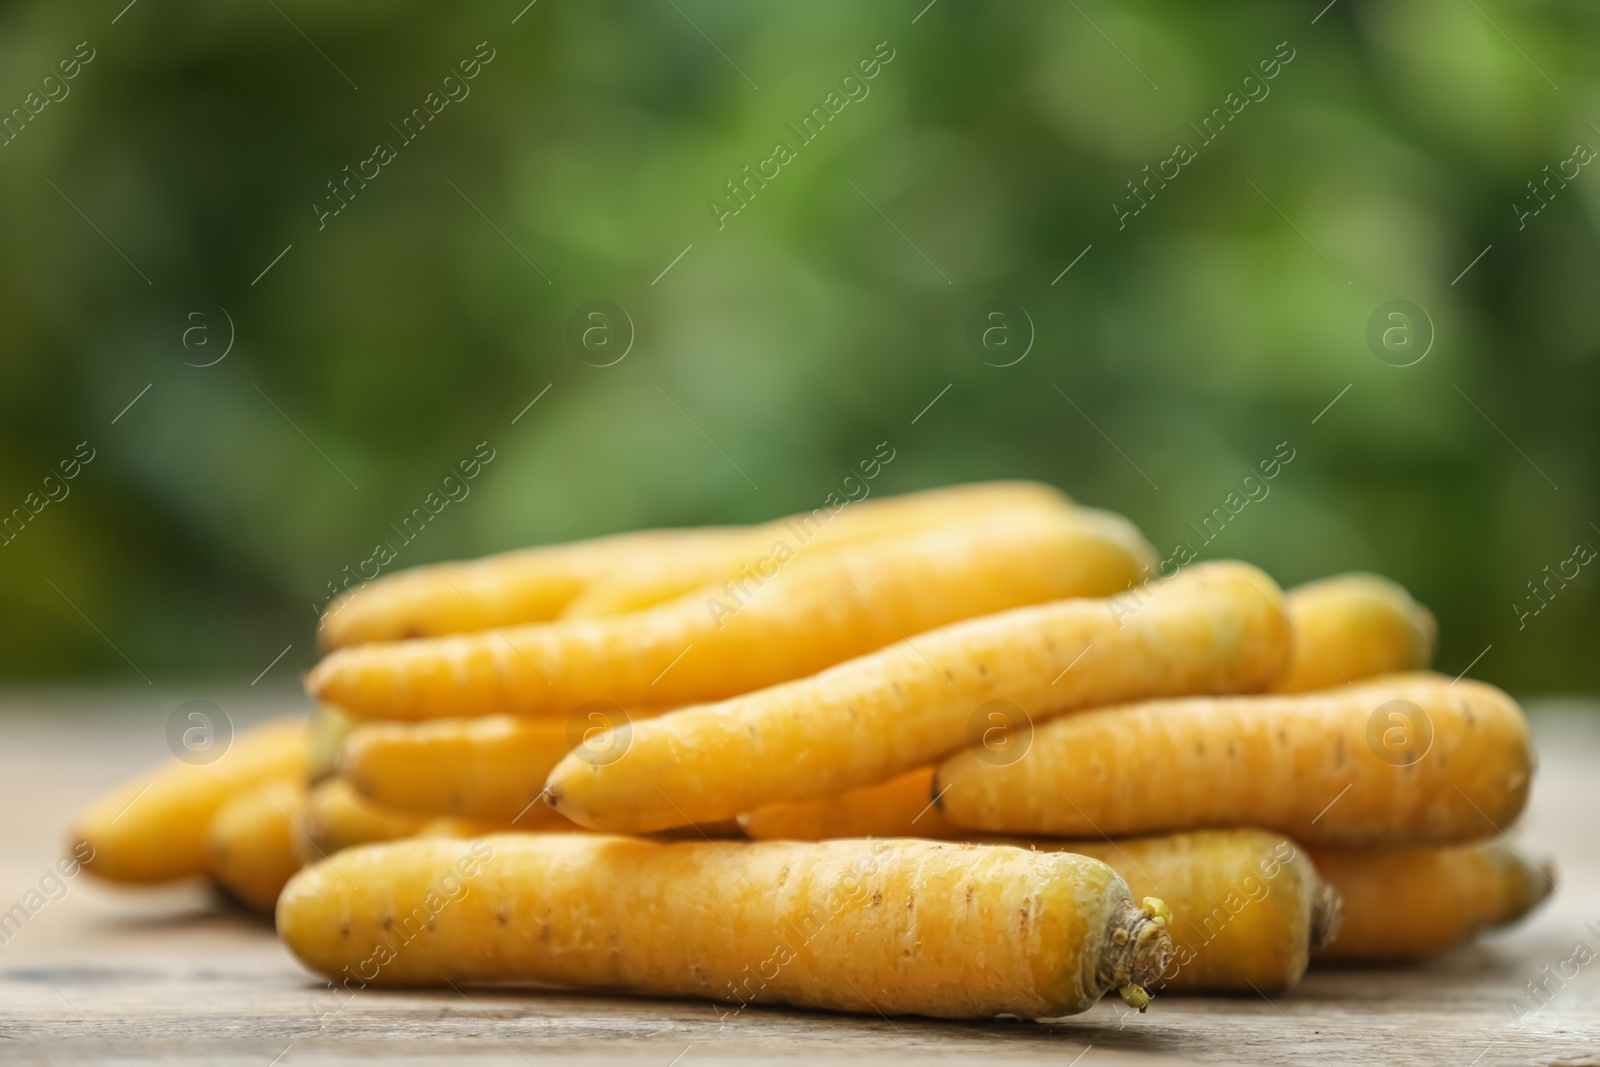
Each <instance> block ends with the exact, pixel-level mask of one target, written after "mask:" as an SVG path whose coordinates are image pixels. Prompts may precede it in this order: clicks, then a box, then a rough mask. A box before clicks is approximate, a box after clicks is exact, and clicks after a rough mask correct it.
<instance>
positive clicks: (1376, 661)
mask: <svg viewBox="0 0 1600 1067" xmlns="http://www.w3.org/2000/svg"><path fill="white" fill-rule="evenodd" d="M1284 599H1285V601H1286V602H1287V604H1288V608H1289V618H1290V620H1291V621H1292V622H1293V623H1294V629H1295V640H1294V652H1293V654H1292V655H1290V657H1289V670H1288V671H1287V672H1286V673H1285V674H1284V676H1283V677H1282V678H1280V679H1278V681H1277V683H1276V684H1275V685H1274V686H1273V687H1272V691H1273V692H1275V693H1305V692H1310V691H1312V690H1316V689H1330V688H1332V687H1333V686H1336V685H1344V684H1346V683H1349V682H1358V681H1360V680H1362V679H1363V678H1370V677H1373V676H1375V675H1379V674H1392V673H1395V672H1397V671H1410V670H1421V669H1422V668H1424V667H1426V666H1428V664H1429V663H1430V662H1431V661H1432V659H1433V644H1434V636H1435V634H1436V633H1437V629H1438V627H1437V625H1436V624H1435V623H1434V621H1433V614H1432V613H1431V612H1430V611H1428V609H1427V608H1425V607H1423V606H1422V605H1421V604H1418V603H1417V602H1416V601H1415V600H1412V599H1411V595H1410V594H1409V593H1407V592H1406V591H1405V590H1404V589H1402V588H1401V587H1400V586H1398V585H1396V584H1395V583H1394V582H1391V581H1389V580H1388V579H1387V578H1380V577H1379V576H1378V575H1376V574H1341V575H1339V576H1337V577H1334V578H1326V579H1323V580H1322V581H1320V582H1311V583H1309V584H1306V585H1302V586H1297V587H1295V588H1294V589H1291V590H1289V591H1288V593H1287V594H1285V597H1284Z"/></svg>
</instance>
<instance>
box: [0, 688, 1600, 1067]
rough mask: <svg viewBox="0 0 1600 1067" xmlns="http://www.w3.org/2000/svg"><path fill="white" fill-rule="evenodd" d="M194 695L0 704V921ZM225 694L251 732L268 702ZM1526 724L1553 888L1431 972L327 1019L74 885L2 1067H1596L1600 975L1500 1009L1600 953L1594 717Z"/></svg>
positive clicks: (47, 930) (460, 999) (253, 939)
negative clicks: (879, 1014)
mask: <svg viewBox="0 0 1600 1067" xmlns="http://www.w3.org/2000/svg"><path fill="white" fill-rule="evenodd" d="M188 695H193V694H184V695H180V696H175V697H172V698H170V699H166V698H158V697H153V696H152V695H151V694H150V693H149V692H148V691H146V692H144V693H140V694H137V695H136V696H134V697H131V698H130V699H129V700H128V701H122V702H120V705H119V706H116V707H113V704H116V703H117V702H114V701H112V700H110V699H108V698H107V697H106V696H105V695H103V694H102V695H96V696H82V695H79V696H75V697H74V696H67V695H62V694H40V695H35V696H31V697H28V696H22V695H12V696H10V697H8V698H7V699H6V700H5V701H4V702H3V706H0V838H3V840H4V849H3V858H0V908H9V907H10V906H11V905H12V904H13V903H15V902H18V901H20V900H22V899H23V897H24V894H26V893H27V891H28V890H29V889H30V888H35V887H37V886H38V884H39V879H40V877H41V876H42V875H43V874H44V873H45V872H46V871H47V869H48V868H49V867H50V866H51V864H52V862H53V861H54V859H55V858H56V856H58V855H59V854H60V852H61V849H62V840H61V839H62V833H63V830H64V828H65V826H66V824H67V822H68V820H69V818H70V816H71V814H72V812H73V811H75V810H76V809H77V808H78V807H79V806H80V805H82V804H83V803H84V802H85V801H86V800H88V799H89V798H90V797H92V796H93V795H95V794H96V793H98V792H99V791H101V790H102V789H103V788H105V787H107V786H108V785H110V784H112V783H113V782H115V781H117V780H120V779H121V778H123V777H126V776H129V775H131V774H133V773H135V772H136V771H137V770H138V769H140V768H141V767H143V766H147V765H149V764H152V763H154V762H156V761H158V760H159V759H161V758H162V757H163V756H164V755H165V741H164V737H163V728H164V724H165V719H166V714H167V712H169V711H170V710H171V709H172V708H173V707H175V706H176V705H177V704H178V703H179V702H180V701H181V700H182V699H184V697H185V696H188ZM284 702H285V703H287V702H288V698H284ZM222 703H223V704H224V705H225V706H227V707H228V708H229V710H230V711H231V712H233V713H234V715H235V717H236V718H238V719H240V720H241V721H243V720H246V719H249V718H252V717H255V716H258V715H260V714H261V713H262V712H264V711H266V710H267V705H269V704H271V703H272V701H271V700H270V699H269V700H262V699H260V698H258V699H257V701H256V703H255V704H254V705H251V704H249V703H247V702H246V701H243V700H240V701H237V702H234V703H229V702H228V701H226V700H224V701H223V702H222ZM280 706H281V705H280ZM1537 710H1538V714H1536V716H1535V722H1536V730H1537V734H1538V737H1539V747H1540V756H1541V760H1542V767H1541V770H1540V776H1539V778H1538V780H1537V783H1536V786H1535V789H1534V800H1533V804H1532V807H1531V810H1530V811H1529V813H1528V815H1527V816H1526V817H1525V818H1524V821H1523V825H1522V826H1521V827H1519V829H1518V832H1517V834H1516V841H1517V843H1518V845H1519V847H1521V848H1523V849H1524V851H1526V852H1528V853H1529V854H1530V855H1535V856H1538V855H1545V854H1549V855H1554V856H1555V858H1556V862H1557V867H1558V870H1559V881H1560V883H1561V887H1560V889H1559V891H1558V892H1557V894H1556V896H1555V898H1554V899H1553V900H1552V901H1551V902H1550V903H1548V904H1547V905H1546V906H1545V907H1544V908H1543V909H1542V910H1541V911H1540V912H1539V913H1538V914H1537V915H1536V916H1535V917H1534V918H1533V919H1532V920H1531V921H1529V922H1527V923H1525V924H1524V925H1522V926H1520V927H1518V928H1517V929H1515V930H1512V931H1508V932H1505V933H1502V934H1498V935H1495V936H1493V937H1491V938H1489V939H1487V940H1485V941H1483V942H1481V943H1480V944H1478V945H1475V946H1473V947H1471V948H1469V949H1465V950H1463V951H1460V952H1457V953H1454V954H1452V955H1450V956H1448V957H1446V958H1442V959H1439V960H1436V961H1433V962H1431V963H1429V964H1427V965H1425V966H1413V967H1406V968H1397V969H1388V970H1384V969H1360V970H1314V971H1313V973H1312V974H1311V975H1309V976H1308V977H1307V979H1306V980H1305V982H1304V983H1302V984H1301V986H1300V987H1299V988H1298V989H1296V990H1294V991H1293V992H1291V993H1288V994H1284V995H1281V996H1276V997H1274V998H1273V999H1272V1000H1271V1001H1268V1000H1267V999H1266V998H1264V997H1259V996H1253V995H1252V996H1242V997H1234V996H1218V997H1178V996H1164V997H1161V998H1159V999H1158V1000H1157V1001H1156V1003H1155V1004H1154V1005H1152V1007H1151V1009H1150V1011H1149V1012H1148V1013H1147V1014H1145V1015H1143V1016H1141V1015H1137V1014H1135V1013H1131V1012H1128V1011H1127V1010H1126V1009H1124V1008H1123V1007H1122V1005H1121V1004H1120V1003H1119V1002H1117V1001H1116V998H1115V997H1113V998H1111V999H1109V1000H1107V1001H1106V1002H1103V1003H1102V1004H1100V1005H1099V1006H1097V1007H1096V1008H1094V1009H1093V1010H1091V1011H1090V1012H1088V1013H1086V1014H1085V1015H1082V1016H1078V1017H1076V1018H1074V1019H1071V1020H1067V1021H1064V1022H1062V1023H1060V1024H1055V1025H1041V1024H1035V1023H1018V1022H996V1023H972V1024H956V1023H944V1022H933V1021H928V1020H921V1019H906V1018H897V1019H892V1020H891V1019H883V1018H852V1017H848V1016H842V1015H829V1014H823V1013H812V1012H798V1011H777V1010H766V1009H754V1008H752V1009H747V1010H746V1011H744V1012H742V1013H741V1014H738V1015H731V1016H727V1017H722V1016H721V1015H720V1014H719V1012H720V1009H717V1008H714V1007H713V1006H711V1005H709V1004H706V1003H702V1002H695V1001H676V1000H674V1001H664V1000H650V999H642V998H626V997H598V996H580V995H574V994H566V993H561V994H557V993H548V992H523V991H515V992H513V991H504V990H485V989H467V990H465V991H464V992H455V991H452V990H448V989H447V990H444V991H442V992H405V993H399V992H379V991H365V992H362V993H360V994H358V995H356V996H354V997H352V998H351V999H350V1000H349V1001H348V1002H347V1003H346V1004H345V1005H344V1006H343V1007H342V1008H341V1009H340V1010H339V1011H337V1012H336V1013H332V1014H327V1013H319V1010H318V1008H317V1007H316V1004H317V1000H316V998H317V996H318V994H319V992H322V991H323V987H322V986H321V985H320V984H319V983H318V982H316V981H315V980H314V979H312V978H311V977H310V976H309V975H308V974H307V973H306V972H305V971H303V970H302V969H301V968H300V967H299V966H298V965H297V964H295V962H294V961H293V960H292V959H291V958H290V957H289V955H288V954H287V953H286V952H285V951H284V950H283V948H282V947H281V946H280V945H279V944H278V942H277V940H276V939H275V938H274V937H273V935H272V932H271V930H270V929H269V928H268V927H267V926H266V925H264V924H262V923H259V922H256V921H253V920H251V919H249V918H247V917H244V916H242V915H240V914H238V913H235V912H231V911H228V910H226V909H224V908H221V907H219V906H218V905H217V904H216V903H215V902H214V901H213V900H212V899H211V898H210V897H209V896H208V895H207V894H206V892H205V891H203V890H201V889H199V888H197V887H177V888H173V889H163V890H158V891H144V892H122V891H114V890H111V889H108V888H106V887H104V886H101V885H96V884H93V883H92V882H91V881H90V880H89V879H88V878H86V877H79V878H77V879H74V880H72V881H71V882H70V883H68V885H67V891H66V893H65V895H64V896H61V897H60V898H59V899H56V900H51V901H49V902H48V903H47V904H45V905H44V906H43V907H42V908H40V909H39V910H38V912H37V913H36V914H34V915H32V917H31V918H30V919H29V920H28V922H27V923H26V924H25V925H24V926H23V927H22V929H21V930H20V931H18V932H16V933H15V934H11V933H10V932H9V931H7V932H6V935H5V936H6V940H5V941H4V943H3V944H0V1062H7V1063H27V1062H54V1063H107V1064H122V1063H142V1062H153V1061H160V1062H179V1063H200V1062H228V1063H244V1064H250V1063H256V1064H260V1065H261V1067H266V1065H268V1064H269V1063H273V1062H276V1063H278V1064H283V1065H285V1067H291V1065H301V1064H310V1063H328V1062H335V1061H344V1060H352V1059H357V1060H359V1059H377V1058H379V1057H382V1058H383V1059H385V1060H388V1061H391V1062H402V1061H417V1062H424V1061H427V1062H436V1061H441V1060H445V1059H446V1058H448V1059H451V1060H465V1059H470V1060H472V1061H473V1062H474V1063H505V1064H532V1063H543V1062H553V1061H577V1062H583V1063H589V1064H610V1063H617V1064H623V1063H626V1064H641V1065H643V1064H652V1065H658V1067H667V1065H668V1064H672V1063H676V1064H679V1065H682V1067H692V1065H694V1064H696V1063H705V1062H710V1061H723V1062H740V1063H769V1062H771V1063H776V1062H792V1061H805V1062H832V1061H835V1060H846V1061H853V1062H860V1063H872V1064H878V1063H896V1064H899V1063H905V1064H923V1063H940V1064H943V1063H964V1062H971V1063H980V1062H982V1063H987V1062H994V1061H1000V1062H1038V1063H1050V1064H1054V1065H1058V1067H1062V1065H1066V1064H1071V1063H1073V1062H1077V1063H1079V1064H1082V1065H1084V1067H1092V1065H1093V1064H1096V1063H1107V1064H1114V1063H1128V1064H1137V1063H1177V1062H1194V1061H1200V1062H1226V1063H1263V1064H1279V1063H1284V1064H1289V1063H1294V1064H1307V1063H1310V1064H1324V1065H1325V1064H1344V1063H1351V1064H1373V1063H1408V1064H1441V1065H1444V1064H1449V1065H1452V1067H1468V1065H1476V1067H1492V1065H1501V1064H1541V1065H1542V1064H1596V1065H1600V978H1597V977H1596V976H1597V974H1600V963H1591V964H1590V965H1588V966H1586V967H1583V968H1582V969H1581V970H1580V971H1579V973H1578V975H1577V977H1576V978H1574V979H1572V980H1570V981H1568V982H1567V983H1566V984H1565V986H1564V987H1562V988H1560V989H1558V990H1556V991H1555V993H1554V994H1553V996H1551V997H1550V1000H1549V1003H1548V1004H1547V1005H1546V1006H1545V1007H1543V1008H1542V1009H1541V1010H1539V1011H1538V1012H1537V1013H1534V1014H1530V1015H1528V1016H1526V1017H1524V1019H1523V1020H1522V1022H1521V1025H1520V1026H1518V1025H1513V1013H1512V1011H1511V1008H1510V1004H1511V1003H1513V1002H1518V1003H1523V1004H1525V1005H1531V1004H1532V1003H1533V1002H1532V1001H1531V1000H1529V999H1528V997H1527V991H1526V987H1525V983H1526V982H1527V981H1528V980H1530V979H1536V978H1539V977H1541V975H1540V971H1541V968H1543V967H1545V966H1546V965H1550V966H1551V967H1552V968H1554V967H1556V966H1557V965H1558V964H1560V963H1561V961H1563V960H1565V959H1567V958H1568V957H1569V956H1571V955H1572V951H1573V946H1574V945H1575V944H1576V943H1578V942H1580V941H1581V942H1583V943H1585V944H1587V945H1588V946H1589V947H1590V948H1591V949H1596V950H1600V841H1597V834H1596V830H1597V828H1600V708H1597V707H1595V706H1593V705H1588V706H1585V705H1571V704H1568V705H1565V706H1545V707H1542V708H1539V709H1537ZM113 711H114V712H115V713H114V714H113V713H112V712H113ZM1395 903H1396V907H1406V906H1408V904H1407V902H1406V901H1396V902H1395ZM1587 923H1594V924H1595V925H1594V929H1593V930H1591V929H1589V928H1587V927H1586V925H1585V924H1587ZM1085 1050H1087V1051H1085ZM1080 1054H1082V1058H1081V1059H1078V1060H1076V1061H1075V1060H1074V1057H1077V1056H1079V1055H1080ZM275 1057H276V1058H277V1059H276V1060H275V1059H274V1058H275ZM675 1057H677V1059H675Z"/></svg>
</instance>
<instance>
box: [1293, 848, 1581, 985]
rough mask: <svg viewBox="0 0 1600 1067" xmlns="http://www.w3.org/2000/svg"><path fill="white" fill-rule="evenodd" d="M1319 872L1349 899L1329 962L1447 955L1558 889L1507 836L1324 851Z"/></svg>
mask: <svg viewBox="0 0 1600 1067" xmlns="http://www.w3.org/2000/svg"><path fill="white" fill-rule="evenodd" d="M1312 856H1313V858H1314V859H1315V860H1316V864H1317V869H1318V870H1319V871H1321V872H1322V876H1323V877H1324V878H1325V879H1327V881H1328V882H1329V883H1330V884H1331V885H1333V886H1334V887H1336V888H1337V889H1338V890H1339V892H1340V894H1341V895H1342V896H1343V897H1344V901H1345V921H1344V925H1343V927H1341V929H1340V931H1339V936H1338V937H1337V938H1335V939H1334V941H1333V943H1332V944H1331V945H1329V946H1327V947H1326V948H1325V949H1323V950H1322V951H1321V952H1319V953H1318V954H1317V955H1318V956H1319V957H1326V958H1328V959H1365V960H1395V959H1410V958H1414V957H1418V956H1430V955H1433V954H1435V953H1439V952H1446V951H1448V950H1450V949H1452V948H1456V947H1457V946H1459V945H1464V944H1466V943H1467V942H1468V941H1471V940H1472V939H1473V938H1475V937H1477V936H1478V935H1479V934H1480V933H1482V932H1483V931H1485V930H1489V929H1492V928H1494V927H1497V926H1504V925H1506V924H1508V923H1512V922H1515V921H1517V920H1518V919H1520V918H1522V917H1523V916H1524V915H1526V914H1527V913H1528V912H1530V911H1532V910H1533V909H1534V907H1536V906H1537V905H1538V904H1539V902H1540V901H1542V900H1544V899H1545V897H1547V896H1549V895H1550V891H1551V890H1552V889H1554V888H1555V876H1554V874H1553V873H1552V871H1551V869H1550V866H1549V864H1545V865H1544V866H1543V867H1538V866H1535V865H1534V864H1533V863H1531V862H1530V861H1529V860H1528V859H1527V858H1526V857H1525V856H1523V855H1522V854H1521V853H1520V852H1518V851H1517V850H1516V849H1515V848H1514V847H1512V845H1511V844H1510V843H1509V842H1507V841H1505V840H1504V839H1503V838H1495V839H1492V840H1489V841H1480V842H1476V843H1474V844H1470V845H1458V846H1455V847H1453V848H1419V849H1400V850H1395V851H1390V852H1359V851H1348V850H1336V849H1317V850H1315V851H1314V852H1313V853H1312Z"/></svg>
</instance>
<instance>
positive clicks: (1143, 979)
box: [1098, 897, 1173, 1011]
mask: <svg viewBox="0 0 1600 1067" xmlns="http://www.w3.org/2000/svg"><path fill="white" fill-rule="evenodd" d="M1171 918H1172V913H1171V912H1170V911H1168V910H1167V906H1166V905H1165V904H1163V903H1162V902H1161V901H1159V900H1157V899H1156V898H1155V897H1146V898H1145V900H1144V904H1143V906H1142V907H1140V906H1136V905H1134V904H1133V903H1131V902H1130V903H1127V904H1124V905H1123V906H1122V907H1120V908H1118V909H1117V910H1116V911H1115V912H1113V913H1112V916H1111V919H1110V921H1109V922H1108V923H1107V925H1106V938H1105V942H1104V944H1103V945H1102V946H1101V949H1100V966H1099V968H1098V973H1099V978H1100V981H1101V983H1102V985H1103V988H1106V989H1115V990H1117V991H1118V993H1120V994H1121V996H1122V999H1123V1000H1124V1001H1125V1002H1127V1004H1128V1005H1129V1006H1131V1007H1135V1008H1138V1009H1139V1010H1140V1011H1143V1010H1144V1009H1145V1006H1146V1005H1148V1004H1149V1003H1150V993H1149V991H1148V990H1147V989H1146V988H1145V987H1146V986H1149V985H1151V984H1153V983H1155V982H1156V981H1157V980H1158V979H1160V977H1161V975H1162V973H1163V972H1164V971H1166V970H1167V966H1168V964H1169V963H1170V962H1171V959H1172V952H1173V947H1172V936H1171V935H1170V934H1168V933H1167V923H1168V921H1169V920H1170V919H1171Z"/></svg>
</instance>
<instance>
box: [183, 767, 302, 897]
mask: <svg viewBox="0 0 1600 1067" xmlns="http://www.w3.org/2000/svg"><path fill="white" fill-rule="evenodd" d="M305 798H306V787H305V781H304V780H303V779H300V778H287V779H282V780H280V781H276V782H267V783H264V784H263V785H261V786H260V788H258V789H250V790H246V791H245V792H242V793H240V794H238V795H237V796H235V797H234V798H233V799H232V800H230V801H229V802H228V803H227V804H225V805H223V807H222V809H221V810H220V811H218V812H217V814H216V815H215V816H214V817H213V818H212V820H211V825H210V826H209V827H208V828H207V829H206V840H205V847H206V873H208V874H209V875H211V877H212V879H213V880H214V881H216V883H217V884H218V885H220V886H222V887H223V888H224V889H226V890H227V891H228V892H229V893H230V894H232V895H233V897H234V898H235V899H237V900H238V901H239V902H240V903H242V904H244V905H245V906H246V907H249V908H252V909H253V910H255V911H261V912H267V913H269V914H270V913H271V911H272V907H273V905H274V904H275V903H276V902H277V899H278V893H279V892H280V891H281V890H282V889H283V887H284V884H285V883H286V882H288V881H289V877H290V876H291V875H292V874H294V872H295V871H297V870H299V869H300V867H301V859H300V855H299V852H298V851H297V850H296V848H295V840H294V839H295V829H294V822H293V820H294V819H296V818H297V817H298V816H299V813H300V809H301V807H302V805H304V803H305Z"/></svg>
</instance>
